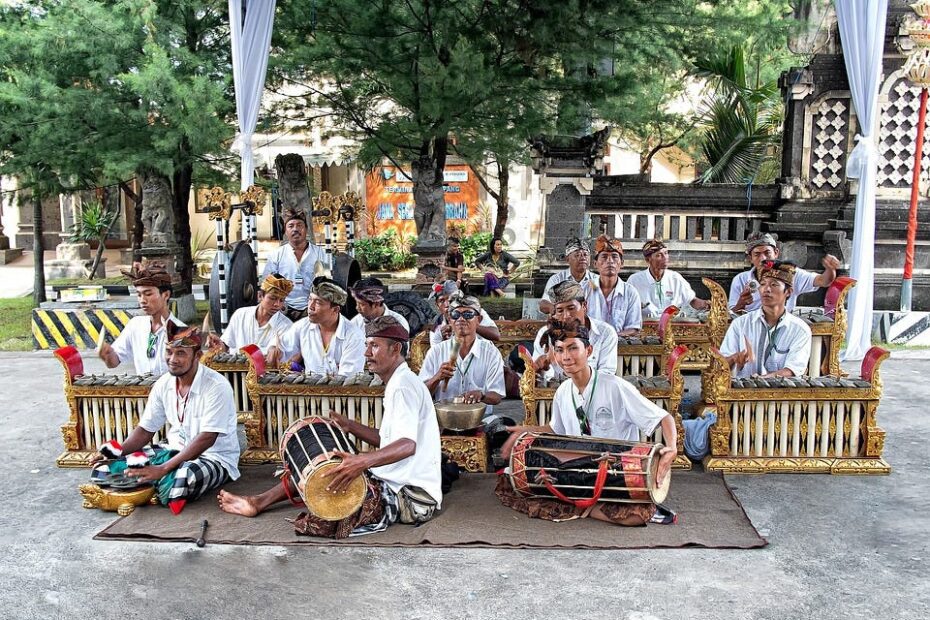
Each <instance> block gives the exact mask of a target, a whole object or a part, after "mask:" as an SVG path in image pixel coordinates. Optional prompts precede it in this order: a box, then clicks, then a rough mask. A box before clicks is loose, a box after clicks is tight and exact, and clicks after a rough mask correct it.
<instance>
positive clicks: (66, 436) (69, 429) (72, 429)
mask: <svg viewBox="0 0 930 620" xmlns="http://www.w3.org/2000/svg"><path fill="white" fill-rule="evenodd" d="M61 438H62V440H63V441H64V442H65V450H80V449H81V442H80V440H78V430H77V424H75V423H73V422H68V423H67V424H62V425H61Z"/></svg>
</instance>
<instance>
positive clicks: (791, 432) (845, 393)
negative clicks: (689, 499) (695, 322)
mask: <svg viewBox="0 0 930 620" xmlns="http://www.w3.org/2000/svg"><path fill="white" fill-rule="evenodd" d="M888 355H889V354H888V351H885V350H884V349H881V348H879V347H872V348H871V349H870V350H869V351H868V353H866V356H865V358H864V359H863V360H862V367H861V374H860V378H859V379H850V378H846V377H843V376H840V375H838V374H837V375H831V376H822V377H813V378H808V377H792V378H790V379H731V378H730V368H729V367H728V365H727V362H726V359H724V357H723V356H722V355H721V354H720V352H719V351H718V350H716V349H714V350H713V361H712V369H711V371H710V373H709V378H708V381H706V382H705V385H704V398H705V399H706V400H707V401H709V402H711V403H713V407H714V408H715V409H716V412H717V422H716V424H714V426H713V427H712V429H711V431H710V445H711V454H710V456H708V457H707V458H706V459H705V460H704V467H705V469H708V470H715V471H724V472H733V473H830V474H887V473H889V472H890V471H891V467H890V466H889V465H888V463H886V462H885V460H884V459H883V458H882V450H883V448H884V444H885V431H883V430H882V429H881V428H879V427H878V426H877V422H876V409H877V408H878V403H879V399H880V398H881V395H882V381H881V376H880V374H879V367H880V366H881V363H882V362H883V361H884V360H885V359H887V358H888Z"/></svg>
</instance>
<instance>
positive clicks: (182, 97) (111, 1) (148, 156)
mask: <svg viewBox="0 0 930 620" xmlns="http://www.w3.org/2000/svg"><path fill="white" fill-rule="evenodd" d="M226 20H227V11H226V3H223V2H207V3H204V2H194V1H192V0H171V1H169V0H105V1H93V0H32V1H28V2H18V3H15V4H4V5H3V6H2V7H0V149H2V150H0V172H2V173H4V174H13V175H16V176H18V177H20V178H21V179H24V181H25V183H24V185H25V186H26V187H29V188H36V189H38V188H39V187H40V185H41V186H42V191H47V192H50V193H56V192H60V191H72V190H76V189H85V188H93V187H101V186H104V185H110V184H115V183H119V182H121V181H125V180H127V179H129V178H132V177H134V176H136V175H138V174H140V173H141V172H148V173H153V172H154V173H157V174H161V175H164V176H165V177H167V178H168V179H169V181H170V183H171V187H172V192H173V202H174V204H173V207H174V215H175V223H176V224H175V225H176V230H175V233H176V237H177V242H178V245H179V246H180V248H181V251H180V256H179V257H178V260H177V262H178V270H179V272H180V273H181V275H182V279H183V281H184V283H185V285H186V286H187V287H188V288H189V286H190V282H191V278H192V268H193V262H192V260H191V254H190V236H191V233H190V221H189V217H188V201H189V198H190V191H191V183H192V180H193V179H194V178H195V177H210V178H211V179H212V178H215V175H216V172H217V166H220V165H222V164H223V163H224V162H226V161H227V160H230V159H231V157H229V156H226V155H225V154H224V155H221V156H216V155H215V154H216V153H218V152H221V151H222V148H223V145H224V144H226V143H228V141H229V140H230V139H231V137H232V135H233V129H232V126H231V124H230V122H229V121H230V118H231V115H232V114H233V113H234V110H235V104H234V96H233V92H232V86H231V84H232V78H231V70H230V66H231V65H230V62H231V61H230V51H229V40H228V25H227V22H226ZM38 164H41V165H42V169H43V170H46V171H47V172H46V173H44V174H45V176H44V179H45V181H44V182H43V183H41V184H40V183H39V182H38V181H35V180H33V178H32V177H33V176H34V175H33V171H34V170H35V168H36V166H37V165H38Z"/></svg>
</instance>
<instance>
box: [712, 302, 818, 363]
mask: <svg viewBox="0 0 930 620" xmlns="http://www.w3.org/2000/svg"><path fill="white" fill-rule="evenodd" d="M744 337H746V338H748V339H749V342H750V344H751V345H752V352H753V356H754V357H755V362H753V363H752V364H746V365H745V366H743V367H742V369H740V368H738V367H736V366H734V367H733V376H734V377H738V378H743V377H750V376H752V375H765V374H768V373H770V372H775V371H776V370H781V369H782V368H789V369H791V371H792V372H793V373H794V374H795V376H796V377H800V376H801V375H803V374H804V373H805V372H807V364H808V362H809V360H810V356H811V328H810V327H808V326H807V323H805V322H804V321H802V320H801V319H799V318H798V317H796V316H794V315H793V314H791V313H790V312H788V311H787V310H786V311H785V314H783V315H782V317H781V319H779V322H778V324H777V325H776V326H775V328H774V329H771V328H769V326H768V324H767V323H766V322H765V316H764V315H763V314H762V309H761V308H760V309H758V310H753V311H752V312H749V313H747V314H744V315H742V316H738V317H736V318H735V319H733V322H732V323H730V327H729V328H727V333H726V335H725V336H724V337H723V344H721V345H720V352H721V353H722V354H723V355H725V356H730V355H733V354H734V353H737V352H738V351H742V350H744V349H745V348H746V343H745V340H744Z"/></svg>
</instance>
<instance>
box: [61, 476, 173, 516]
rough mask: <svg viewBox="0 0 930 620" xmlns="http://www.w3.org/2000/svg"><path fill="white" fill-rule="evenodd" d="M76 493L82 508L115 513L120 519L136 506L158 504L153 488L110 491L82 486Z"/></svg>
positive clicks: (93, 485)
mask: <svg viewBox="0 0 930 620" xmlns="http://www.w3.org/2000/svg"><path fill="white" fill-rule="evenodd" d="M78 491H79V492H80V494H81V497H83V498H84V503H83V506H84V508H98V509H100V510H105V511H107V512H116V513H117V514H118V515H119V516H121V517H125V516H127V515H130V514H132V512H133V511H134V510H135V509H136V506H142V505H144V504H157V503H158V499H157V498H156V497H155V487H154V486H146V487H143V488H141V489H135V490H133V491H111V490H107V489H101V488H100V487H98V486H97V485H96V484H82V485H81V486H79V487H78Z"/></svg>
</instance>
